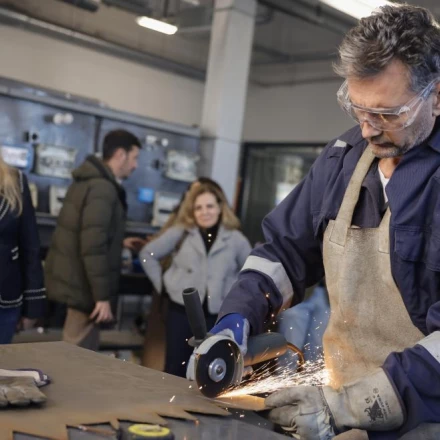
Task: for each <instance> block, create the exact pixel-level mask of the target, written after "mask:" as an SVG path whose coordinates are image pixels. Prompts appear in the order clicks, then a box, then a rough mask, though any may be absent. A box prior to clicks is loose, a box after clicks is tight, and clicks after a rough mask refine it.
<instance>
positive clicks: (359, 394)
mask: <svg viewBox="0 0 440 440" xmlns="http://www.w3.org/2000/svg"><path fill="white" fill-rule="evenodd" d="M265 404H266V406H267V407H268V408H274V409H272V410H271V411H270V413H269V419H270V420H271V421H272V422H274V423H276V424H278V425H281V426H282V427H283V429H285V430H286V431H291V432H293V433H294V434H293V435H294V437H296V438H298V439H301V440H330V439H332V438H333V437H335V436H336V435H337V434H339V433H342V432H345V431H347V430H349V429H352V428H357V429H364V430H367V431H390V430H394V429H397V428H399V427H400V426H401V425H402V424H403V422H404V412H403V409H402V407H401V404H400V401H399V398H398V396H397V395H396V393H395V391H394V389H393V386H392V385H391V383H390V381H389V379H388V377H387V375H386V374H385V372H384V371H383V370H382V369H381V368H378V369H377V370H374V372H372V373H371V374H369V375H368V376H365V377H363V378H361V379H358V380H356V381H354V382H351V383H349V384H346V385H343V386H342V387H341V388H340V389H339V390H335V389H333V388H331V387H329V386H324V387H314V386H298V387H293V388H287V389H285V390H282V391H277V392H275V393H274V394H272V395H271V396H269V397H268V398H267V399H266V401H265Z"/></svg>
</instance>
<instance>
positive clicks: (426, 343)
mask: <svg viewBox="0 0 440 440" xmlns="http://www.w3.org/2000/svg"><path fill="white" fill-rule="evenodd" d="M418 344H419V345H421V346H422V347H424V348H425V349H426V350H428V351H429V353H430V354H431V355H432V356H433V357H434V359H435V360H436V361H437V362H439V363H440V331H436V332H434V333H431V334H430V335H429V336H427V337H426V338H424V339H422V340H421V341H419V342H418Z"/></svg>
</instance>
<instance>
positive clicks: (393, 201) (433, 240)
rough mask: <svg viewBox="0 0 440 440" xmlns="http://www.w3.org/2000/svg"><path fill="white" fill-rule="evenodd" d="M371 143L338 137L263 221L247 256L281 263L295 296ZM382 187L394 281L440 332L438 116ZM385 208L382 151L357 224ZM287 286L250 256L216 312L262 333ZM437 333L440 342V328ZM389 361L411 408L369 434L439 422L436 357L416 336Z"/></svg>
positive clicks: (316, 268)
mask: <svg viewBox="0 0 440 440" xmlns="http://www.w3.org/2000/svg"><path fill="white" fill-rule="evenodd" d="M366 147H367V142H366V141H365V140H364V139H363V138H362V136H361V131H360V128H359V127H354V128H352V129H351V130H349V131H348V132H346V133H345V134H343V135H342V136H341V137H339V138H338V139H334V140H333V141H332V142H330V143H329V144H328V145H327V146H326V147H325V149H324V151H323V152H322V154H321V155H320V156H319V157H318V158H317V160H316V161H315V163H314V164H313V166H312V168H311V169H310V171H309V173H308V174H307V176H306V177H305V178H304V180H303V181H302V182H301V183H300V184H299V185H298V186H297V187H296V188H295V189H294V190H293V191H292V192H291V193H290V194H289V195H288V196H287V197H286V199H285V200H284V201H283V202H281V203H280V204H279V205H278V206H277V207H276V208H275V209H274V210H273V211H272V212H271V213H270V214H269V215H267V216H266V218H265V219H264V220H263V232H264V235H265V240H266V242H265V243H264V244H262V245H261V246H259V247H257V248H255V249H254V250H253V251H252V252H251V256H255V257H260V258H261V259H264V260H265V261H269V263H270V262H274V263H281V265H282V267H283V268H284V271H285V274H286V275H287V277H288V280H289V281H290V284H291V287H292V288H293V297H292V299H291V301H290V303H291V304H292V305H294V304H297V303H299V302H301V301H302V300H303V298H304V292H305V289H306V288H307V287H309V286H311V285H313V284H315V283H317V282H318V281H319V280H321V279H322V278H323V277H324V267H323V256H322V245H323V235H324V231H325V229H326V227H327V225H328V222H329V221H330V220H333V219H335V218H336V215H337V213H338V211H339V208H340V206H341V203H342V199H343V196H344V194H345V191H346V189H347V186H348V183H349V181H350V178H351V176H352V174H353V171H354V169H355V167H356V164H357V162H358V160H359V159H360V157H361V155H362V153H363V151H364V150H365V148H366ZM386 194H387V197H388V203H389V205H390V209H391V213H392V216H391V223H390V258H391V269H392V274H393V277H394V280H395V282H396V284H397V286H398V288H399V290H400V293H401V295H402V300H403V302H404V304H405V306H406V308H407V310H408V313H409V316H410V317H411V320H412V322H413V323H414V325H415V326H416V327H417V328H419V329H420V331H421V332H422V333H423V334H424V335H428V334H431V333H433V332H439V331H440V119H439V120H438V121H437V123H436V125H435V128H434V130H433V132H432V134H431V136H430V137H429V138H428V140H427V141H425V142H423V143H422V144H421V145H418V146H416V147H414V148H413V149H411V150H410V151H408V152H407V153H406V154H405V155H404V156H403V157H402V160H401V161H400V163H399V164H398V165H397V167H396V169H395V170H394V172H393V175H392V177H391V179H390V181H389V183H388V185H387V187H386ZM385 210H386V204H385V198H384V195H383V188H382V184H381V182H380V177H379V174H378V161H377V160H376V161H375V162H373V165H372V166H371V168H370V170H369V172H368V174H367V176H366V178H365V179H364V182H363V184H362V188H361V192H360V196H359V201H358V203H357V206H356V209H355V212H354V215H353V224H354V225H357V226H359V227H361V228H370V227H371V228H376V227H378V226H379V224H380V221H381V219H382V216H383V214H384V212H385ZM283 273H284V272H283ZM281 290H282V289H281ZM281 290H280V286H279V285H277V284H276V283H275V282H274V278H273V277H269V276H267V275H266V274H265V273H264V272H262V271H258V270H252V269H251V270H249V269H246V265H245V268H244V270H243V271H242V272H241V273H240V275H239V278H238V280H237V282H236V283H235V284H234V286H233V287H232V289H231V291H230V293H229V294H228V296H227V297H226V299H225V301H224V303H223V305H222V308H221V310H220V314H219V319H221V318H222V317H223V316H225V315H226V314H229V313H240V314H242V315H243V316H245V317H246V318H247V319H248V320H249V322H250V325H251V328H252V332H253V333H254V334H255V333H260V332H262V331H263V328H264V324H265V323H266V322H269V319H270V315H271V314H272V313H278V312H279V311H280V309H281V307H282V305H283V302H284V304H286V294H285V293H284V294H283V293H282V291H281ZM384 319H386V317H384ZM396 331H399V329H396ZM437 334H438V335H439V344H440V332H439V333H437ZM383 368H384V370H385V371H386V373H387V374H388V376H389V377H390V378H391V380H392V382H393V383H394V386H395V389H396V390H397V391H398V393H399V395H400V398H401V399H402V403H403V405H404V407H405V409H406V413H407V417H406V421H405V424H404V425H403V427H402V428H401V429H400V430H399V431H396V432H389V433H384V432H383V433H369V435H370V438H374V439H379V438H380V439H387V440H391V439H397V438H399V436H400V435H402V434H403V433H405V432H408V431H410V430H411V429H413V428H415V427H416V426H417V425H419V424H420V423H422V422H431V423H440V359H436V358H435V357H434V356H432V355H431V354H430V353H429V352H428V351H427V350H426V349H425V348H424V347H422V346H420V345H415V346H414V347H412V348H409V349H407V350H405V351H404V352H402V353H391V354H390V355H389V356H388V358H387V359H386V361H385V364H384V365H383Z"/></svg>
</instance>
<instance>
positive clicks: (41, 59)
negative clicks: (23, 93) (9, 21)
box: [0, 26, 204, 125]
mask: <svg viewBox="0 0 440 440" xmlns="http://www.w3.org/2000/svg"><path fill="white" fill-rule="evenodd" d="M0 59H1V60H2V62H1V63H0V76H5V77H8V78H13V79H17V80H21V81H26V82H29V83H32V84H37V85H41V86H44V87H50V88H53V89H57V90H60V91H65V92H70V93H73V94H77V95H82V96H85V97H89V98H95V99H99V100H100V101H102V102H104V103H106V104H107V105H109V106H110V107H113V108H116V109H118V110H125V111H129V112H132V113H137V114H140V115H144V116H148V117H151V118H156V119H161V120H165V121H169V122H175V123H180V124H185V125H193V124H199V123H200V119H201V111H202V110H201V109H202V101H203V88H204V85H203V83H202V82H200V81H194V80H191V79H188V78H185V77H183V76H179V75H173V74H171V73H166V72H163V71H160V70H157V69H153V68H149V67H146V66H142V65H141V64H137V63H133V62H130V61H125V60H123V59H121V58H116V57H112V56H110V55H105V54H102V53H99V52H97V51H94V50H90V49H85V48H82V47H79V46H77V45H74V44H70V43H66V42H64V41H58V40H55V39H53V38H49V37H45V36H42V35H39V34H37V33H33V32H27V31H24V30H21V29H17V28H12V27H9V26H0Z"/></svg>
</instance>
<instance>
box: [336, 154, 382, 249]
mask: <svg viewBox="0 0 440 440" xmlns="http://www.w3.org/2000/svg"><path fill="white" fill-rule="evenodd" d="M374 159H375V156H374V154H373V152H372V151H371V148H370V147H367V148H366V149H365V151H364V152H363V154H362V156H361V158H360V159H359V161H358V163H357V165H356V168H355V170H354V173H353V175H352V176H351V179H350V183H349V184H348V188H347V191H346V192H345V195H344V199H343V200H342V204H341V207H340V208H339V212H338V215H337V217H336V220H335V223H334V226H333V229H332V231H331V233H330V238H329V239H330V241H331V242H332V243H336V244H338V245H339V246H345V240H346V239H347V233H348V229H349V228H350V226H351V222H352V219H353V213H354V209H355V207H356V204H357V202H358V200H359V194H360V191H361V186H362V182H363V181H364V179H365V176H366V175H367V173H368V170H369V169H370V167H371V164H372V163H373V160H374Z"/></svg>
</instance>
